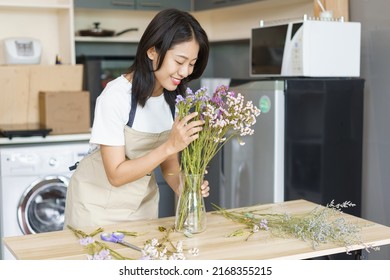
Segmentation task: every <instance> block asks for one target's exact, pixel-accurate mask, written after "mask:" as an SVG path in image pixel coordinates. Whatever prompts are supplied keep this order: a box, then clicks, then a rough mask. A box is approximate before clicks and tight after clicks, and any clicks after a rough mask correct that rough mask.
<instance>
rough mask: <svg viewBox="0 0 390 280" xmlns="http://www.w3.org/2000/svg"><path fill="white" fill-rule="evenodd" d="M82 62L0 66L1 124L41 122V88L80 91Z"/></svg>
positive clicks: (45, 89)
mask: <svg viewBox="0 0 390 280" xmlns="http://www.w3.org/2000/svg"><path fill="white" fill-rule="evenodd" d="M82 82H83V66H82V65H28V66H27V65H24V66H23V65H22V66H0V97H1V101H0V125H2V124H7V125H12V124H35V123H39V102H38V101H39V92H40V91H81V90H82Z"/></svg>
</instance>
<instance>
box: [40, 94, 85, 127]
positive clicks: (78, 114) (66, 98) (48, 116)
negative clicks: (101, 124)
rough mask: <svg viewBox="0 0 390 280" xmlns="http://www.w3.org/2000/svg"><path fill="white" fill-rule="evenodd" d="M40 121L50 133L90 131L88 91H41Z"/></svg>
mask: <svg viewBox="0 0 390 280" xmlns="http://www.w3.org/2000/svg"><path fill="white" fill-rule="evenodd" d="M39 121H40V124H41V125H43V126H44V127H45V128H51V129H53V130H52V132H51V133H50V134H71V133H86V132H88V133H89V132H90V99H89V92H88V91H41V92H39Z"/></svg>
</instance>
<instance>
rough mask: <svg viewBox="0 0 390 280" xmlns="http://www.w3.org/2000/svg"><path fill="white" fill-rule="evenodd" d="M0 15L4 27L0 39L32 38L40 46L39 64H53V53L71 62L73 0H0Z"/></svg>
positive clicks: (0, 60) (72, 47)
mask: <svg viewBox="0 0 390 280" xmlns="http://www.w3.org/2000/svg"><path fill="white" fill-rule="evenodd" d="M0 18H1V19H2V21H4V22H7V26H8V28H3V29H2V30H1V31H0V41H2V40H3V39H5V38H10V37H12V38H15V37H16V38H18V37H19V38H34V39H37V40H38V41H39V42H40V43H41V46H42V56H41V64H42V65H50V64H55V61H56V56H57V55H59V56H60V57H61V60H62V63H64V64H75V46H74V15H73V0H13V1H12V0H0ZM20 22H24V23H25V24H22V25H21V24H20ZM4 63H5V59H4V57H3V52H0V64H4Z"/></svg>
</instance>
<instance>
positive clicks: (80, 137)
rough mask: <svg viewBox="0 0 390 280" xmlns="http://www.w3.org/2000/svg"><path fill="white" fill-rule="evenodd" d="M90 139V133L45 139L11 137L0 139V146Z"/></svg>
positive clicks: (37, 137) (50, 136)
mask: <svg viewBox="0 0 390 280" xmlns="http://www.w3.org/2000/svg"><path fill="white" fill-rule="evenodd" d="M90 137H91V134H90V133H83V134H63V135H47V136H46V137H42V136H31V137H13V138H12V139H9V138H7V137H0V146H3V145H19V144H45V143H57V142H72V141H89V139H90Z"/></svg>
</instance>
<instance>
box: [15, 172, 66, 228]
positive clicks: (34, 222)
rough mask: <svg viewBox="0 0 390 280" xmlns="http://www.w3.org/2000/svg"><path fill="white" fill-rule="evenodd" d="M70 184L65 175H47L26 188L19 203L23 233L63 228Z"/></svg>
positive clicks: (20, 224) (19, 217)
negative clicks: (67, 191)
mask: <svg viewBox="0 0 390 280" xmlns="http://www.w3.org/2000/svg"><path fill="white" fill-rule="evenodd" d="M68 184H69V178H67V177H65V176H46V177H44V178H41V179H39V180H36V181H35V182H33V183H32V184H31V185H30V186H29V187H28V188H27V189H26V191H25V192H24V193H23V195H22V197H21V199H20V202H19V205H18V222H19V226H20V228H21V230H22V232H23V234H32V233H41V232H49V231H57V230H62V228H63V225H64V218H65V217H64V212H65V199H66V190H67V187H68Z"/></svg>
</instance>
